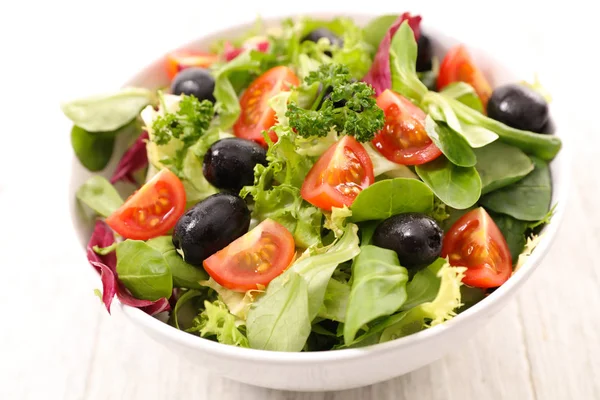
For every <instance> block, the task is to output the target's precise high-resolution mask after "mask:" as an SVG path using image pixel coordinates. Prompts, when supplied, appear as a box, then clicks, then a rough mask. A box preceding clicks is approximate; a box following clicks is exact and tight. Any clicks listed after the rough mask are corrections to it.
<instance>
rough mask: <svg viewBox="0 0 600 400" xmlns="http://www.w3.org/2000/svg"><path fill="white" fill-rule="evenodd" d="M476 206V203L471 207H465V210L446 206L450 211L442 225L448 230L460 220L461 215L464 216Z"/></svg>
mask: <svg viewBox="0 0 600 400" xmlns="http://www.w3.org/2000/svg"><path fill="white" fill-rule="evenodd" d="M475 208H477V207H476V206H475V205H473V206H471V207H469V208H465V209H464V210H458V209H456V208H452V207H446V211H448V218H447V219H446V220H444V221H443V222H442V224H441V225H440V226H441V227H442V229H443V230H444V232H445V231H447V230H448V229H450V228H451V227H452V225H454V224H455V223H456V221H458V220H459V219H460V217H462V216H463V215H465V214H466V213H468V212H469V211H471V210H474V209H475Z"/></svg>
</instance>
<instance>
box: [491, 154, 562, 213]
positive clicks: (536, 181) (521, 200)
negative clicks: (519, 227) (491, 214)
mask: <svg viewBox="0 0 600 400" xmlns="http://www.w3.org/2000/svg"><path fill="white" fill-rule="evenodd" d="M531 160H532V161H533V163H534V170H533V172H531V173H530V174H529V175H527V176H526V177H525V178H523V179H521V180H520V181H518V182H516V183H513V184H512V185H510V186H506V187H504V188H502V189H498V190H496V191H494V192H492V193H488V194H486V195H485V196H483V197H482V198H481V204H482V205H483V206H484V207H486V208H488V209H490V210H492V211H495V212H497V213H501V214H508V215H510V216H511V217H514V218H516V219H520V220H522V221H538V220H541V219H543V218H544V217H545V216H546V214H548V211H549V210H550V201H551V198H552V188H551V182H550V170H549V169H548V163H547V162H545V161H543V160H540V159H539V158H537V157H531Z"/></svg>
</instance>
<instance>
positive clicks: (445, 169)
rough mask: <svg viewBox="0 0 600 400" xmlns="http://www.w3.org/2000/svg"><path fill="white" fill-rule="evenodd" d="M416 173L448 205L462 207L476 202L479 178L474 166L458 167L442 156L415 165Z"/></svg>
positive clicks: (479, 192)
mask: <svg viewBox="0 0 600 400" xmlns="http://www.w3.org/2000/svg"><path fill="white" fill-rule="evenodd" d="M416 172H417V175H419V177H420V178H421V179H423V182H425V184H426V185H427V186H429V188H431V190H433V193H435V195H436V196H437V197H439V198H440V200H442V201H443V202H444V203H446V204H447V205H449V206H450V207H453V208H457V209H463V208H469V207H471V206H472V205H473V204H475V203H477V200H479V196H480V195H481V179H480V178H479V174H478V173H477V170H476V169H475V168H474V167H468V168H466V167H458V166H456V165H454V164H452V163H451V162H449V161H448V159H447V158H446V157H444V156H440V157H438V158H437V159H435V160H433V161H431V162H428V163H427V164H423V165H417V167H416Z"/></svg>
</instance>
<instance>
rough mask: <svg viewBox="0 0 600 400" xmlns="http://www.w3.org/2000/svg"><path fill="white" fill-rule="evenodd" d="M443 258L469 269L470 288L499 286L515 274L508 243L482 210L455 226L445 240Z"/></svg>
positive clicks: (465, 279) (474, 212)
mask: <svg viewBox="0 0 600 400" xmlns="http://www.w3.org/2000/svg"><path fill="white" fill-rule="evenodd" d="M442 257H448V260H449V262H450V265H453V266H462V267H467V271H466V272H465V277H464V278H463V283H464V284H465V285H469V286H474V287H479V288H493V287H498V286H500V285H502V284H503V283H504V282H506V281H507V280H508V278H510V275H511V274H512V257H511V255H510V250H509V248H508V244H507V243H506V240H505V239H504V236H503V235H502V232H500V229H498V226H496V223H495V222H494V220H492V218H491V217H490V216H489V214H488V213H487V212H486V211H485V210H484V209H483V208H482V207H480V208H477V209H475V210H472V211H469V212H468V213H466V214H465V215H463V216H462V217H461V218H460V219H459V220H458V221H456V222H455V223H454V225H452V227H451V228H450V230H449V231H448V232H447V233H446V235H445V237H444V242H443V246H442Z"/></svg>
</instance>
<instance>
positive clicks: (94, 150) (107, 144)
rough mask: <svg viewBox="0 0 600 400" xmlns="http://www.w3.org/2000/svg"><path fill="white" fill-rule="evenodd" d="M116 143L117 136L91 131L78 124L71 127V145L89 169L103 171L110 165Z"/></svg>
mask: <svg viewBox="0 0 600 400" xmlns="http://www.w3.org/2000/svg"><path fill="white" fill-rule="evenodd" d="M114 145H115V136H114V135H112V134H110V133H109V134H106V133H97V132H96V133H91V132H88V131H86V130H85V129H82V128H80V127H78V126H73V128H72V129H71V146H72V147H73V151H74V152H75V156H77V159H78V160H79V162H80V163H81V165H83V166H84V167H85V168H86V169H87V170H88V171H92V172H96V171H101V170H103V169H104V167H106V166H107V165H108V162H109V161H110V158H111V156H112V153H113V148H114Z"/></svg>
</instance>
